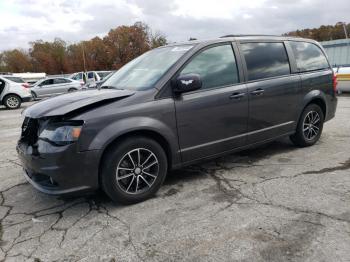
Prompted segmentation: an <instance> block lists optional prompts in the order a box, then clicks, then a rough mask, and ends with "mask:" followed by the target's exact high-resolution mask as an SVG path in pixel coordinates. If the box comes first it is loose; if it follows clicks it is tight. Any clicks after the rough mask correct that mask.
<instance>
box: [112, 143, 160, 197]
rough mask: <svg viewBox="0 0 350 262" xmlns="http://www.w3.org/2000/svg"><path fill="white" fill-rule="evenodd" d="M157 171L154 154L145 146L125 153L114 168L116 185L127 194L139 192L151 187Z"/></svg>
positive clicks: (157, 163) (157, 166)
mask: <svg viewBox="0 0 350 262" xmlns="http://www.w3.org/2000/svg"><path fill="white" fill-rule="evenodd" d="M158 172H159V161H158V159H157V157H156V155H155V154H154V153H153V152H152V151H150V150H148V149H145V148H136V149H133V150H131V151H129V152H128V153H126V154H125V155H124V156H123V157H122V158H121V160H120V161H119V163H118V165H117V168H116V181H117V184H118V186H119V187H120V188H121V189H122V190H123V191H124V192H125V193H127V194H141V193H143V192H145V191H147V190H148V189H149V188H151V187H152V185H153V183H154V182H155V181H156V179H157V175H158Z"/></svg>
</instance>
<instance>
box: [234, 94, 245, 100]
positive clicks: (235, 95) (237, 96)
mask: <svg viewBox="0 0 350 262" xmlns="http://www.w3.org/2000/svg"><path fill="white" fill-rule="evenodd" d="M244 96H245V94H244V93H233V94H232V95H230V99H240V98H242V97H244Z"/></svg>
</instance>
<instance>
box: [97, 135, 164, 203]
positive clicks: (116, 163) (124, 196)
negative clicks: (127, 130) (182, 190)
mask: <svg viewBox="0 0 350 262" xmlns="http://www.w3.org/2000/svg"><path fill="white" fill-rule="evenodd" d="M139 152H140V153H139ZM128 153H130V154H128ZM148 154H149V156H150V158H149V159H148ZM152 154H153V155H152ZM139 155H140V157H139ZM146 160H147V161H146ZM132 161H133V162H132ZM137 162H138V163H137ZM154 162H157V164H153V165H152V166H151V167H149V168H147V166H148V165H150V164H152V163H154ZM135 166H136V167H135ZM137 167H140V168H139V170H137ZM124 169H130V170H124ZM131 169H132V171H131ZM167 169H168V161H167V157H166V154H165V152H164V150H163V148H162V147H161V146H160V145H159V144H158V143H157V142H156V141H154V140H152V139H149V138H146V137H142V136H137V137H128V138H126V139H125V140H123V141H122V142H120V143H117V144H115V145H114V146H112V147H111V148H109V149H108V150H107V152H106V153H105V154H104V158H103V160H102V168H101V173H100V178H101V180H100V181H101V186H102V189H103V191H104V192H105V193H106V194H107V195H108V196H109V197H110V198H111V199H112V200H113V201H115V202H119V203H122V204H134V203H138V202H141V201H144V200H146V199H148V198H150V197H152V196H153V195H154V194H155V193H156V192H157V191H158V189H159V188H160V187H161V185H162V183H163V182H164V179H165V177H166V173H167ZM124 171H125V172H124ZM155 171H156V172H155ZM140 172H141V173H140ZM143 172H146V173H147V174H152V175H153V176H154V175H155V174H156V176H155V177H153V176H149V175H146V174H144V173H143ZM117 176H119V179H118V180H117ZM121 177H125V178H121ZM141 177H142V178H141ZM135 179H136V180H135ZM146 183H147V184H146ZM141 186H144V188H142V187H141ZM141 189H142V190H141ZM138 191H139V192H138Z"/></svg>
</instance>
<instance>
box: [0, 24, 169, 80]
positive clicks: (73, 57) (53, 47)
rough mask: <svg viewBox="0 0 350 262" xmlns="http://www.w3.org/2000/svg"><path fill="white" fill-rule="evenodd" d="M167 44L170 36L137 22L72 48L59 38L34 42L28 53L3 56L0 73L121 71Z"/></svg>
mask: <svg viewBox="0 0 350 262" xmlns="http://www.w3.org/2000/svg"><path fill="white" fill-rule="evenodd" d="M166 43H167V40H166V37H165V36H164V35H163V34H162V33H160V32H157V33H155V34H153V33H152V31H151V30H150V28H149V27H148V25H146V24H144V23H141V22H137V23H135V24H133V25H131V26H119V27H117V28H115V29H111V30H110V31H109V33H108V34H107V35H106V36H105V37H104V38H102V39H101V38H99V37H94V38H92V39H90V40H87V41H81V42H78V43H74V44H70V45H67V44H66V42H65V41H63V40H61V39H59V38H56V39H55V40H54V41H53V42H48V41H43V40H37V41H34V42H31V43H30V45H31V47H30V49H29V52H28V53H27V52H25V51H23V50H17V49H14V50H11V51H6V52H3V53H2V54H1V56H0V70H1V71H11V72H22V71H34V72H46V73H47V74H60V73H72V72H78V71H83V70H111V69H119V68H120V67H121V66H123V65H124V64H125V63H127V62H129V61H130V60H132V59H134V58H135V57H137V56H139V55H141V54H143V53H144V52H146V51H148V50H150V49H152V48H156V47H159V46H162V45H165V44H166ZM84 61H85V63H84Z"/></svg>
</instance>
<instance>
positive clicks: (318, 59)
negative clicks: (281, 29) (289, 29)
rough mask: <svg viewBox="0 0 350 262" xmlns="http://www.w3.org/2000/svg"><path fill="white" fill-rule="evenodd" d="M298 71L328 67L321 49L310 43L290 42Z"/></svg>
mask: <svg viewBox="0 0 350 262" xmlns="http://www.w3.org/2000/svg"><path fill="white" fill-rule="evenodd" d="M291 46H292V49H293V53H294V56H295V59H296V61H297V66H298V69H299V71H301V72H303V71H304V72H305V71H312V70H319V69H325V68H329V64H328V61H327V58H326V57H325V55H324V54H323V52H322V51H321V49H320V48H319V47H318V46H316V45H315V44H312V43H305V42H291Z"/></svg>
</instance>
